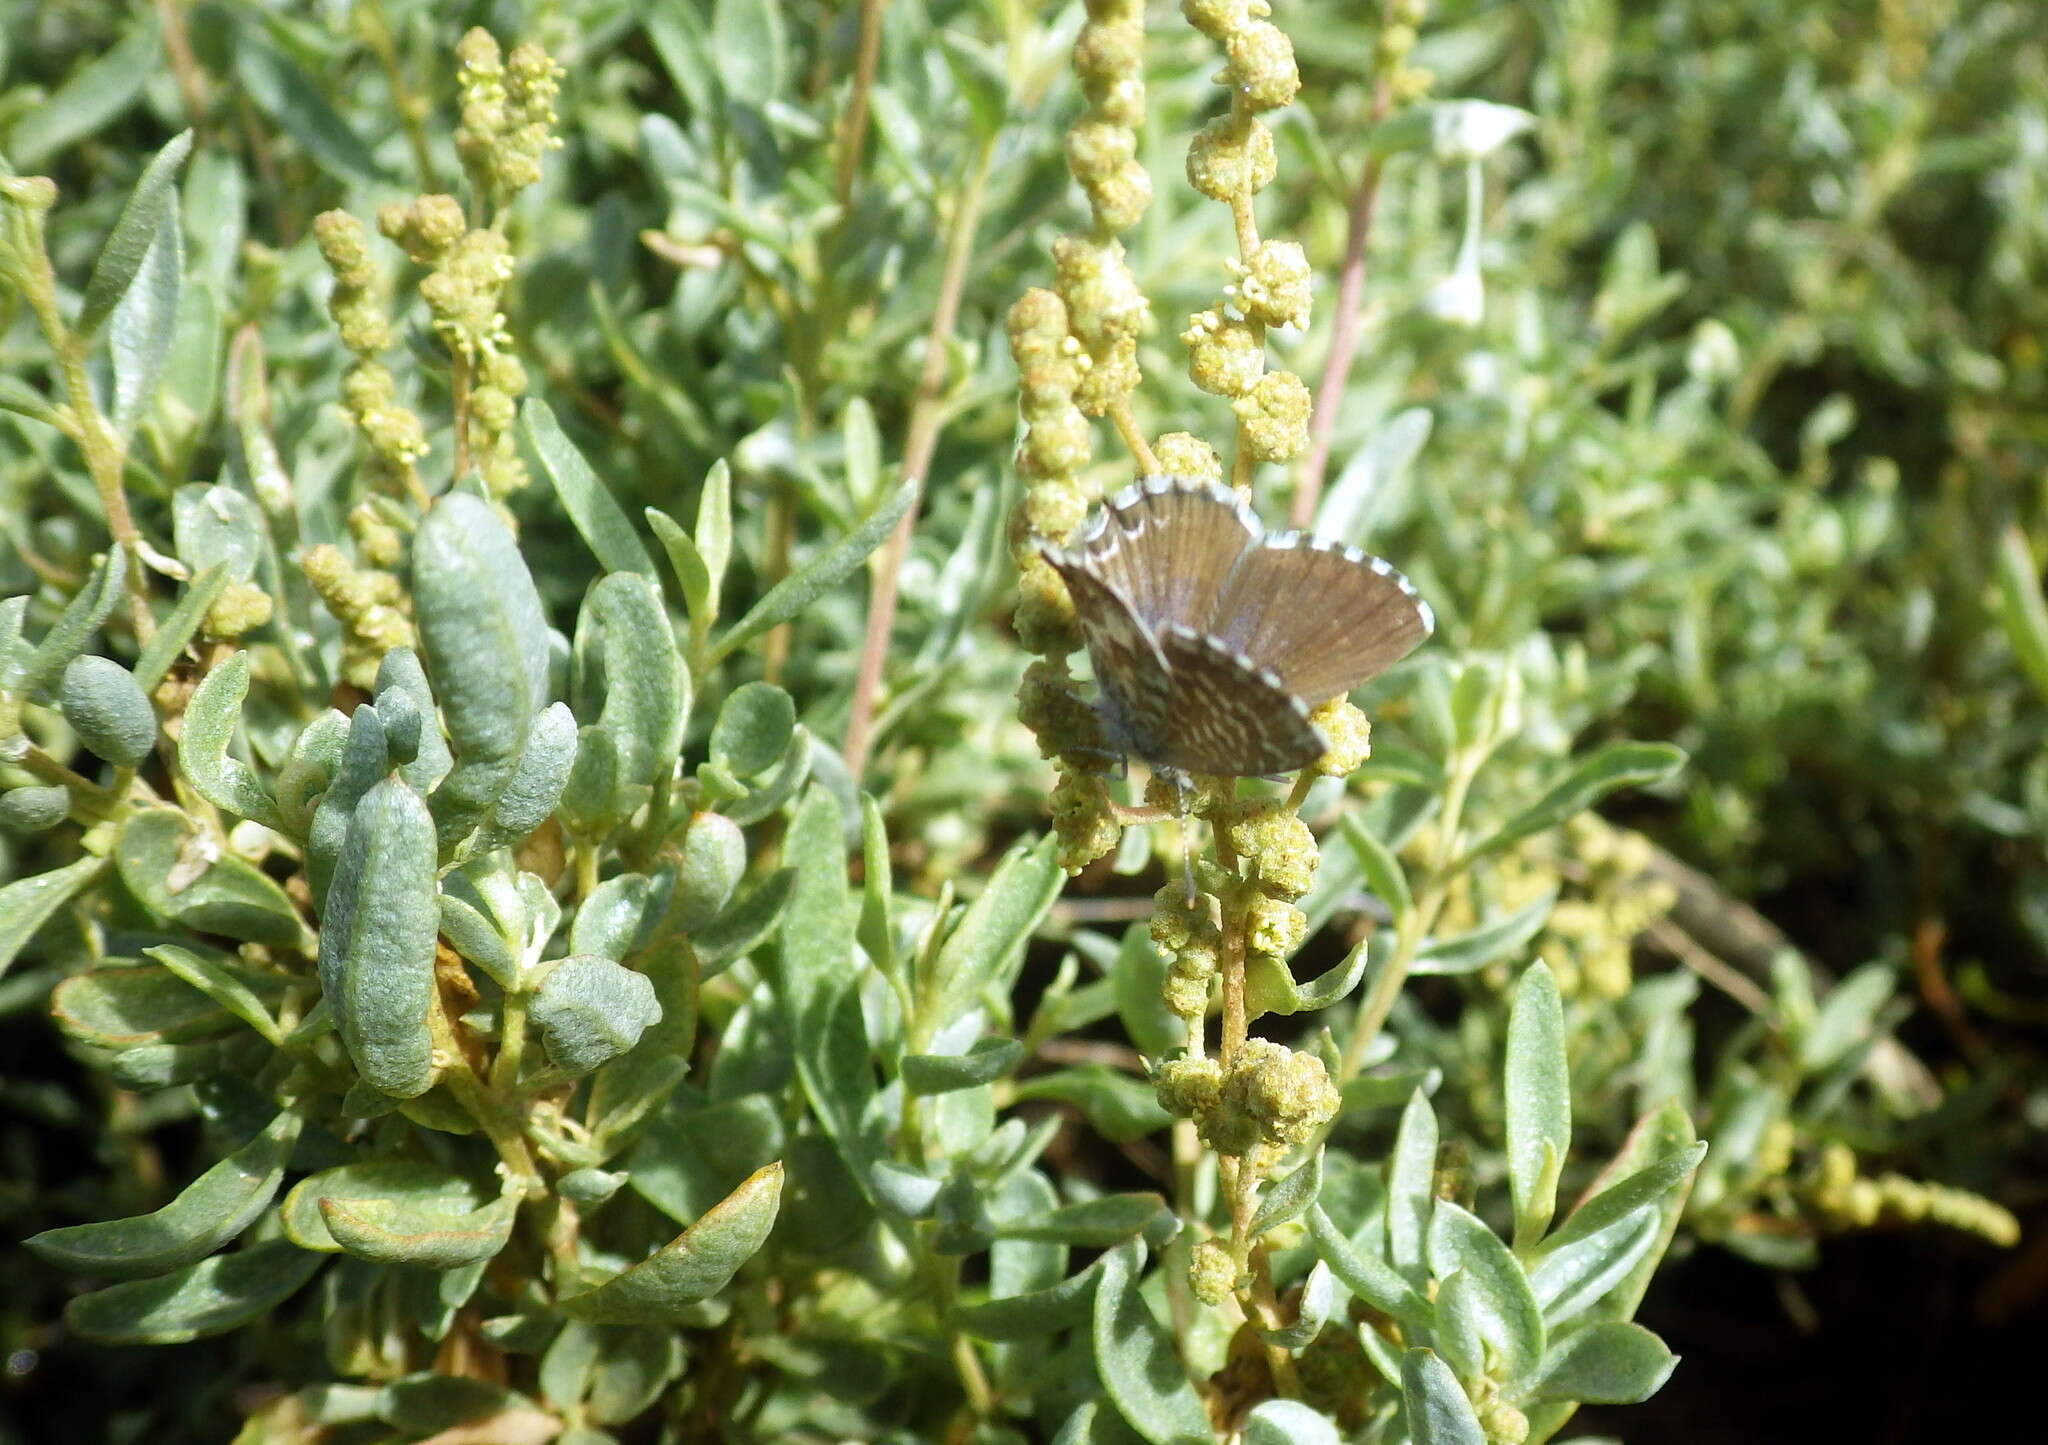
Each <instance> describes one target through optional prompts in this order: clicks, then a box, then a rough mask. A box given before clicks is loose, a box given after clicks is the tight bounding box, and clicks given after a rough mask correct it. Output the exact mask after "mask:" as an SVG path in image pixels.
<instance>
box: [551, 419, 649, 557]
mask: <svg viewBox="0 0 2048 1445" xmlns="http://www.w3.org/2000/svg"><path fill="white" fill-rule="evenodd" d="M519 424H520V426H521V428H522V429H523V430H524V431H525V432H526V440H527V442H528V443H529V444H530V445H531V446H532V447H533V452H534V455H535V456H537V457H539V458H540V465H541V470H542V471H544V472H546V473H547V478H548V481H549V482H550V483H552V484H553V486H554V489H555V496H556V497H558V498H559V499H560V500H561V503H562V510H563V511H565V512H567V513H568V514H569V520H570V521H571V522H573V523H574V524H575V526H576V530H577V531H578V532H579V533H581V534H582V537H583V540H584V542H585V543H587V544H588V545H589V547H590V550H591V552H592V553H594V554H595V555H596V557H597V560H598V561H599V562H601V563H603V564H604V569H605V570H606V571H607V572H642V573H645V574H646V575H647V576H649V577H652V576H654V575H655V572H654V559H653V558H652V557H650V556H648V555H647V548H646V547H645V546H644V545H643V544H642V543H641V541H640V535H639V533H637V532H635V531H634V530H633V524H632V522H630V521H629V520H627V518H626V514H625V512H624V510H623V509H621V508H620V506H619V504H618V502H617V501H616V500H614V499H613V497H612V494H611V493H610V492H609V491H607V490H606V489H605V485H604V483H603V482H600V481H599V480H598V479H597V473H596V472H594V471H592V470H591V469H590V463H589V462H587V461H585V460H584V459H583V453H582V452H581V451H579V450H578V449H577V447H576V444H575V443H574V442H572V441H570V440H569V437H568V434H567V433H566V432H564V431H563V430H562V424H561V423H560V422H558V421H556V420H555V413H554V411H553V409H552V408H550V407H549V406H548V404H547V403H546V402H544V401H542V400H541V399H540V398H539V397H528V398H527V400H526V404H525V405H524V406H522V407H520V409H519Z"/></svg>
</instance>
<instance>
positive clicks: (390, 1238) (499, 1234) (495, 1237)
mask: <svg viewBox="0 0 2048 1445" xmlns="http://www.w3.org/2000/svg"><path fill="white" fill-rule="evenodd" d="M318 1208H319V1210H320V1219H321V1222H322V1223H323V1224H325V1225H326V1226H327V1233H328V1234H329V1236H330V1237H332V1238H333V1240H334V1242H335V1243H336V1244H338V1245H340V1246H341V1247H342V1249H344V1250H345V1251H347V1252H348V1253H349V1254H352V1255H354V1256H355V1257H356V1258H357V1259H366V1260H369V1261H370V1262H371V1263H373V1264H408V1265H416V1266H418V1267H420V1268H422V1269H459V1268H461V1267H462V1266H464V1265H469V1264H481V1263H482V1262H483V1261H485V1260H487V1259H495V1258H496V1257H497V1255H498V1252H499V1251H500V1250H502V1249H504V1247H505V1242H506V1241H507V1240H509V1239H510V1238H511V1237H512V1223H513V1221H514V1219H515V1218H516V1217H517V1216H518V1213H519V1196H518V1195H516V1194H503V1195H500V1196H499V1197H498V1198H496V1199H494V1200H492V1201H491V1202H490V1203H488V1204H486V1205H484V1206H483V1207H482V1208H481V1209H471V1210H458V1209H451V1208H441V1207H436V1206H435V1205H433V1204H431V1203H424V1202H419V1201H413V1200H404V1201H401V1200H396V1199H389V1198H356V1199H348V1198H342V1197H339V1196H336V1195H333V1194H324V1195H322V1196H320V1198H319V1200H318Z"/></svg>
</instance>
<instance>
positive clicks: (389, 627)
mask: <svg viewBox="0 0 2048 1445" xmlns="http://www.w3.org/2000/svg"><path fill="white" fill-rule="evenodd" d="M299 569H300V570H301V571H303V572H304V573H305V574H306V580H307V581H308V582H310V583H311V584H312V586H313V591H314V592H315V593H316V594H317V595H318V596H319V598H320V600H321V602H323V603H325V604H326V607H327V610H328V611H329V612H331V613H333V614H334V616H335V618H336V620H338V621H339V622H340V623H341V625H342V627H343V629H344V636H343V637H342V646H341V670H342V675H343V676H344V677H346V678H347V679H348V680H349V681H350V682H352V683H354V684H355V685H356V686H357V687H360V688H362V689H364V690H365V691H368V690H369V689H370V688H372V687H374V686H375V685H376V682H377V665H378V664H379V663H380V662H382V661H383V660H384V654H385V653H387V652H389V651H390V650H391V649H392V648H394V647H411V646H414V645H415V644H414V638H413V629H412V623H411V622H410V621H408V620H407V618H406V616H405V614H404V613H403V612H401V611H400V610H399V606H400V603H401V602H402V601H403V600H404V597H405V587H404V584H402V583H401V582H400V581H399V580H398V578H397V577H395V576H393V575H392V574H391V573H389V572H380V571H377V570H375V569H371V568H361V567H357V566H356V565H355V564H354V563H352V562H350V561H349V560H348V558H347V557H346V556H344V555H343V554H342V551H341V549H340V548H338V547H336V546H334V545H333V544H331V543H327V542H323V543H321V544H320V545H319V546H317V547H309V548H307V549H306V551H305V552H304V554H303V555H301V556H300V558H299Z"/></svg>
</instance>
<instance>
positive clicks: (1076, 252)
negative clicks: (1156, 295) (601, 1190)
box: [1052, 236, 1151, 364]
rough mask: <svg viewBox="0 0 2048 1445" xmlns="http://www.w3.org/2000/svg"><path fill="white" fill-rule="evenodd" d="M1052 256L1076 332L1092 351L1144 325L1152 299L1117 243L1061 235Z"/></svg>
mask: <svg viewBox="0 0 2048 1445" xmlns="http://www.w3.org/2000/svg"><path fill="white" fill-rule="evenodd" d="M1052 262H1053V274H1054V276H1055V278H1056V279H1057V281H1058V284H1059V293H1060V295H1061V297H1063V298H1064V299H1065V301H1066V303H1067V316H1068V319H1069V322H1070V324H1071V325H1072V327H1073V331H1074V334H1075V335H1076V336H1078V337H1080V338H1081V340H1082V341H1083V342H1085V343H1087V345H1088V348H1089V351H1090V352H1091V353H1096V352H1097V351H1098V350H1099V347H1100V345H1101V343H1103V342H1105V341H1110V340H1113V339H1116V338H1120V337H1135V336H1136V335H1137V334H1138V332H1139V331H1140V330H1142V329H1143V328H1144V325H1145V321H1146V319H1147V318H1148V317H1149V316H1150V315H1151V303H1150V302H1149V301H1147V300H1146V299H1145V293H1144V292H1143V291H1141V290H1139V289H1138V281H1137V278H1136V277H1135V276H1133V275H1132V274H1131V268H1130V264H1129V263H1128V262H1127V261H1125V259H1124V248H1123V246H1122V244H1121V243H1119V242H1116V241H1106V242H1096V241H1090V240H1088V239H1086V238H1084V237H1081V236H1062V237H1060V238H1059V239H1058V240H1056V241H1054V242H1053V244H1052ZM1100 359H1101V358H1100V356H1099V355H1098V356H1097V363H1098V364H1100Z"/></svg>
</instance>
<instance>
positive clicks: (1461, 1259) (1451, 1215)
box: [1429, 1199, 1544, 1381]
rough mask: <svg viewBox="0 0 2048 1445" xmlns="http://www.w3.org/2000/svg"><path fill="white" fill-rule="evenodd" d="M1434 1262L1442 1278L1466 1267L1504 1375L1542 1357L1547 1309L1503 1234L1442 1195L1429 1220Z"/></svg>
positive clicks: (1514, 1375)
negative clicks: (1539, 1304)
mask: <svg viewBox="0 0 2048 1445" xmlns="http://www.w3.org/2000/svg"><path fill="white" fill-rule="evenodd" d="M1429 1263H1430V1269H1431V1272H1432V1273H1433V1274H1435V1276H1436V1277H1437V1278H1438V1279H1448V1278H1449V1277H1450V1276H1451V1275H1452V1274H1453V1273H1454V1272H1456V1271H1458V1270H1463V1271H1465V1273H1466V1274H1467V1275H1468V1276H1469V1277H1470V1278H1471V1280H1472V1284H1473V1287H1474V1292H1475V1294H1476V1295H1477V1296H1478V1301H1479V1303H1480V1306H1481V1308H1482V1312H1483V1313H1482V1318H1481V1321H1480V1333H1481V1334H1482V1335H1483V1336H1484V1337H1485V1339H1486V1342H1487V1343H1488V1344H1489V1345H1491V1346H1492V1347H1493V1349H1494V1350H1495V1352H1496V1353H1498V1354H1499V1356H1500V1359H1501V1369H1502V1371H1503V1374H1502V1379H1503V1380H1504V1381H1513V1380H1517V1379H1519V1378H1520V1377H1521V1376H1522V1375H1523V1373H1524V1372H1526V1371H1528V1370H1529V1369H1531V1368H1533V1367H1534V1366H1535V1364H1536V1362H1537V1361H1538V1360H1539V1359H1541V1358H1542V1355H1543V1345H1544V1329H1543V1312H1542V1310H1541V1309H1539V1308H1538V1307H1537V1304H1536V1296H1535V1294H1534V1292H1533V1291H1531V1290H1530V1288H1529V1280H1528V1276H1527V1275H1525V1274H1524V1273H1523V1272H1522V1265H1521V1262H1520V1261H1519V1260H1517V1259H1516V1258H1515V1256H1514V1255H1513V1253H1512V1252H1510V1251H1509V1249H1508V1247H1507V1245H1506V1244H1505V1243H1504V1242H1503V1241H1502V1240H1501V1238H1500V1236H1499V1235H1497V1234H1495V1233H1494V1232H1493V1231H1492V1230H1490V1229H1488V1228H1487V1227H1486V1225H1485V1224H1484V1223H1482V1222H1481V1221H1480V1220H1479V1219H1478V1218H1477V1217H1475V1216H1474V1215H1472V1214H1471V1213H1470V1212H1468V1211H1467V1210H1465V1209H1462V1208H1460V1207H1459V1206H1458V1205H1457V1204H1456V1203H1454V1202H1453V1201H1451V1200H1448V1199H1439V1200H1438V1201H1437V1203H1436V1208H1435V1209H1434V1210H1433V1211H1432V1212H1431V1215H1430V1223H1429Z"/></svg>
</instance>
